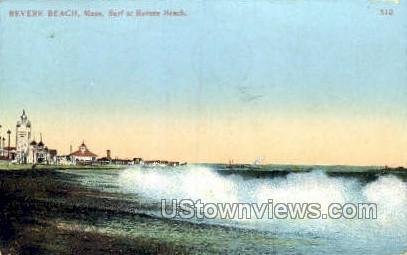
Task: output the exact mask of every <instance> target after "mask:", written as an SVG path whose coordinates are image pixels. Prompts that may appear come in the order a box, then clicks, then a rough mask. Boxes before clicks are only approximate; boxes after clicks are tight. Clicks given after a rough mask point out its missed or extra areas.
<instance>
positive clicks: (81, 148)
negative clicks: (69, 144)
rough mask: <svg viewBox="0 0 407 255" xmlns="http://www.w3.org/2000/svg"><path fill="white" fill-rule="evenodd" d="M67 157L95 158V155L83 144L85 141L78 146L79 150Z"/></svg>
mask: <svg viewBox="0 0 407 255" xmlns="http://www.w3.org/2000/svg"><path fill="white" fill-rule="evenodd" d="M69 156H76V157H97V155H96V154H95V153H93V152H91V151H90V150H88V147H87V146H86V144H85V141H83V142H82V144H81V146H79V150H77V151H75V152H72V153H71V154H69Z"/></svg>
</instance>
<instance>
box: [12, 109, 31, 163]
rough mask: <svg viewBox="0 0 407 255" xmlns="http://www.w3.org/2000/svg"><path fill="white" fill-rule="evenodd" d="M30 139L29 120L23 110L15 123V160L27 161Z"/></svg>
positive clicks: (19, 161)
mask: <svg viewBox="0 0 407 255" xmlns="http://www.w3.org/2000/svg"><path fill="white" fill-rule="evenodd" d="M30 141H31V122H30V121H29V120H28V118H27V115H26V114H25V111H24V110H23V113H22V115H21V116H20V120H19V121H17V125H16V160H17V162H18V163H21V164H23V163H27V158H28V150H29V144H30Z"/></svg>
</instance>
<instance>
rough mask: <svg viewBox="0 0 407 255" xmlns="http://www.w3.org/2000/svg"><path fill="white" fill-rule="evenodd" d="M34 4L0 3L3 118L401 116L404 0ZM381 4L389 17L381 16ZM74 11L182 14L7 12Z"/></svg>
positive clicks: (406, 115)
mask: <svg viewBox="0 0 407 255" xmlns="http://www.w3.org/2000/svg"><path fill="white" fill-rule="evenodd" d="M40 2H41V3H37V2H35V1H11V0H9V1H2V2H1V4H0V8H1V20H0V36H1V41H0V43H1V44H0V74H1V76H0V108H1V109H2V111H1V115H3V116H1V117H3V118H6V119H12V120H13V121H14V119H15V115H16V114H17V113H18V112H19V111H20V109H21V108H23V107H24V108H29V109H31V112H32V113H33V114H38V112H40V111H42V110H44V109H48V110H50V111H51V114H52V113H54V114H55V115H60V113H61V112H64V114H67V115H69V114H82V115H84V116H97V117H103V116H104V115H103V114H107V113H117V112H122V114H129V115H130V116H139V115H145V114H147V113H148V114H150V115H156V116H159V115H161V114H178V116H180V117H185V118H194V115H195V114H197V113H198V114H206V115H211V116H219V117H221V116H224V115H228V114H231V113H233V114H241V115H242V118H244V116H245V115H246V114H250V113H252V112H258V113H265V114H271V115H279V116H282V115H285V116H304V115H307V114H321V115H340V116H349V117H352V116H366V115H372V116H385V115H387V116H388V115H390V116H392V117H394V118H397V119H402V120H404V121H405V120H406V119H407V110H406V109H407V108H406V106H407V85H406V81H407V50H406V49H407V48H406V47H407V42H406V39H407V36H406V34H407V31H406V30H407V26H406V25H407V21H406V18H405V17H407V8H406V6H407V5H406V4H405V3H404V1H402V3H401V4H399V5H395V4H371V3H370V2H369V1H367V0H365V1H359V0H358V1H354V0H352V1H350V0H349V1H294V0H290V1H272V0H270V1H231V0H229V1H167V2H164V1H155V3H151V2H150V1H100V2H96V1H90V2H89V1H40ZM383 7H385V8H387V7H388V8H393V9H394V11H395V15H394V16H391V17H385V16H380V15H378V13H379V9H380V8H383ZM69 8H72V9H78V10H84V9H86V8H91V9H92V10H105V11H107V10H109V9H111V8H117V9H122V8H124V9H144V10H157V9H158V10H164V9H167V8H170V9H175V10H177V9H183V10H185V12H186V13H187V14H188V16H187V17H177V18H169V17H159V18H157V17H144V18H125V19H123V18H122V19H119V18H117V19H113V18H108V17H104V18H86V17H81V18H9V17H8V11H9V10H10V9H43V10H47V9H69ZM3 109H10V110H11V115H10V114H5V113H4V111H3ZM89 109H90V111H89Z"/></svg>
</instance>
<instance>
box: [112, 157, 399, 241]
mask: <svg viewBox="0 0 407 255" xmlns="http://www.w3.org/2000/svg"><path fill="white" fill-rule="evenodd" d="M119 184H120V185H121V188H122V189H123V191H124V192H131V193H135V194H138V195H140V196H141V197H142V198H144V199H145V200H148V201H151V200H153V201H157V202H158V201H160V200H161V199H185V198H186V199H193V200H197V199H201V201H202V202H205V203H208V202H214V203H236V202H240V203H266V202H267V200H268V199H273V201H274V202H281V203H319V204H321V208H322V212H325V211H326V208H327V207H328V206H329V204H331V203H341V204H344V203H367V202H368V203H376V204H377V208H378V214H377V216H378V219H377V220H371V219H369V220H359V219H355V220H346V219H342V220H322V219H321V220H269V219H263V220H257V219H256V220H251V221H241V222H239V224H242V225H244V226H247V225H249V226H251V227H255V228H261V229H265V230H271V229H272V230H273V231H279V230H282V231H283V230H284V231H309V232H314V231H317V232H321V231H329V232H346V234H347V235H349V236H350V237H352V236H353V235H354V236H355V237H360V233H361V232H366V229H369V231H368V232H367V233H365V234H366V235H372V236H374V235H375V234H377V233H380V234H381V235H382V236H383V235H384V234H385V233H387V232H388V233H390V235H393V237H398V238H405V237H407V218H406V215H407V184H406V183H405V182H403V181H402V180H400V179H398V178H397V177H394V176H382V177H379V179H377V180H376V181H373V182H371V183H369V184H367V185H362V184H361V183H360V182H359V181H358V180H357V179H353V178H339V177H329V176H327V175H326V174H325V173H324V172H323V171H313V172H309V173H291V174H288V175H287V176H286V177H285V178H281V177H277V178H267V177H266V178H243V177H242V176H240V175H226V176H225V175H220V174H219V173H218V172H216V171H214V170H212V169H211V168H210V167H206V166H194V165H192V166H188V167H183V168H148V169H143V168H132V169H128V170H125V171H123V172H122V173H121V174H120V176H119ZM235 223H236V222H235V221H234V224H235ZM395 229H397V233H395V232H394V230H395ZM349 230H352V231H349ZM386 231H387V232H386Z"/></svg>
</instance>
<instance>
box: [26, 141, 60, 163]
mask: <svg viewBox="0 0 407 255" xmlns="http://www.w3.org/2000/svg"><path fill="white" fill-rule="evenodd" d="M27 163H31V164H55V163H57V150H53V149H48V147H47V146H45V144H44V142H43V141H42V135H41V138H40V142H38V143H37V142H36V141H35V140H33V141H31V143H30V146H29V150H28V156H27Z"/></svg>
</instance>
